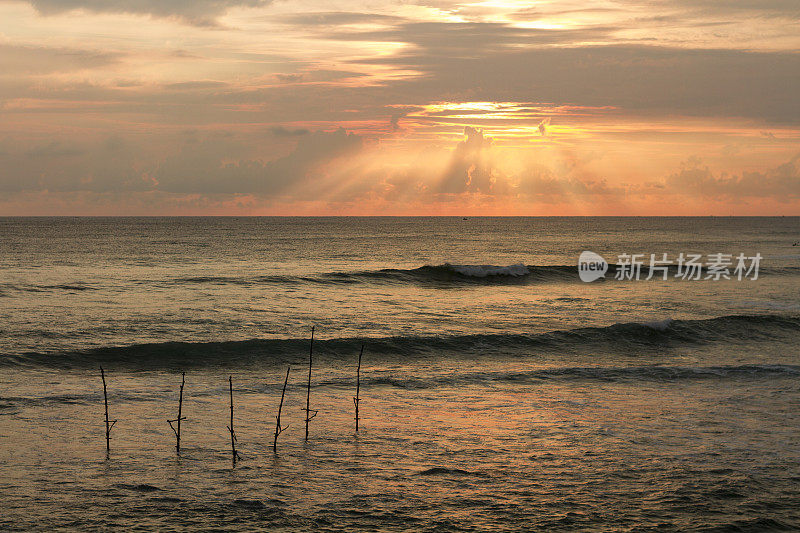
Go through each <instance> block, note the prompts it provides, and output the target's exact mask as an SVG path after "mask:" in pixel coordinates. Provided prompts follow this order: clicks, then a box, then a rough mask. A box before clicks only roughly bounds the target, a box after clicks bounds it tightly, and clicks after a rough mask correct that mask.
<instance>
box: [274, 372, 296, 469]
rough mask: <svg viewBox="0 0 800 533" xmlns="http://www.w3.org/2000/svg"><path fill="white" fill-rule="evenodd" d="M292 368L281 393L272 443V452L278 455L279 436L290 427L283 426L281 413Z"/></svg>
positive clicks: (287, 374) (284, 381)
mask: <svg viewBox="0 0 800 533" xmlns="http://www.w3.org/2000/svg"><path fill="white" fill-rule="evenodd" d="M291 368H292V367H291V366H288V367H286V379H285V380H283V392H281V404H280V405H279V406H278V416H276V417H275V418H276V419H277V422H276V424H275V440H274V441H272V451H273V452H274V453H278V435H280V434H281V433H283V432H284V431H285V430H286V428H288V427H289V426H288V425H287V426H286V427H282V426H281V411H282V410H283V398H284V397H285V396H286V384H287V383H289V370H291Z"/></svg>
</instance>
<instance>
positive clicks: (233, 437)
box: [228, 376, 239, 466]
mask: <svg viewBox="0 0 800 533" xmlns="http://www.w3.org/2000/svg"><path fill="white" fill-rule="evenodd" d="M228 387H229V389H230V392H231V423H230V425H229V426H228V431H229V432H230V434H231V457H232V458H233V465H234V466H236V460H237V459H238V458H239V453H238V452H237V451H236V440H237V439H236V432H235V431H234V429H233V376H228Z"/></svg>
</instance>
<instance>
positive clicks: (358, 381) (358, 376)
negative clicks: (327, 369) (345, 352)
mask: <svg viewBox="0 0 800 533" xmlns="http://www.w3.org/2000/svg"><path fill="white" fill-rule="evenodd" d="M362 355H364V345H363V344H362V345H361V351H360V352H358V368H357V369H356V395H355V396H354V397H353V405H355V407H356V431H358V421H359V416H358V405H359V403H360V402H361V398H360V397H359V393H360V391H361V356H362Z"/></svg>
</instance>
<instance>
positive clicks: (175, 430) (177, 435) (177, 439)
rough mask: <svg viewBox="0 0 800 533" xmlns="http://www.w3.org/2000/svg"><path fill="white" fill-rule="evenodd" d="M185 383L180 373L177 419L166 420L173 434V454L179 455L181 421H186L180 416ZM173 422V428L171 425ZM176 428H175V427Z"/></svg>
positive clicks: (183, 374)
mask: <svg viewBox="0 0 800 533" xmlns="http://www.w3.org/2000/svg"><path fill="white" fill-rule="evenodd" d="M184 383H186V372H181V392H180V395H179V396H178V418H176V419H174V420H167V423H168V424H169V427H171V428H172V432H173V433H175V452H176V453H177V454H178V455H180V454H181V420H186V417H185V416H181V411H182V410H183V385H184ZM173 422H175V426H173V425H172V423H173ZM176 426H177V427H176Z"/></svg>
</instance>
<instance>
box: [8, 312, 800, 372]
mask: <svg viewBox="0 0 800 533" xmlns="http://www.w3.org/2000/svg"><path fill="white" fill-rule="evenodd" d="M798 331H800V316H795V315H775V314H772V315H731V316H723V317H717V318H711V319H704V320H664V321H659V322H650V323H640V322H622V323H617V324H612V325H610V326H605V327H587V328H577V329H570V330H559V331H550V332H542V333H532V334H524V333H511V334H473V335H448V336H393V337H378V338H367V339H360V338H334V339H327V340H319V341H315V352H317V351H319V353H320V354H321V356H324V357H329V358H339V357H351V356H352V353H353V350H355V349H356V347H357V346H358V345H360V343H361V342H362V341H364V342H366V343H367V346H368V350H369V353H370V354H371V356H372V357H383V358H391V357H486V356H488V357H491V356H526V355H532V354H535V353H541V352H544V351H547V352H585V351H589V350H598V351H604V352H611V353H620V352H622V351H624V350H631V351H634V352H635V351H636V350H640V351H641V350H647V351H653V350H668V349H670V348H674V347H678V346H684V345H693V344H695V345H696V344H706V343H714V342H728V343H732V342H753V341H759V340H779V339H785V340H787V341H793V340H796V339H797V335H798ZM307 350H308V340H307V339H252V340H245V341H222V342H196V343H193V342H164V343H150V344H135V345H131V346H121V347H104V348H96V349H89V350H80V351H71V352H57V353H36V352H33V353H31V352H29V353H24V354H12V355H4V356H0V366H47V367H67V368H69V367H85V366H94V365H97V364H100V363H104V364H107V365H118V366H128V367H136V368H169V367H175V368H184V367H191V366H208V365H229V364H245V365H247V364H271V363H272V364H275V363H285V362H300V361H302V360H304V358H305V354H306V351H307Z"/></svg>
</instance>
